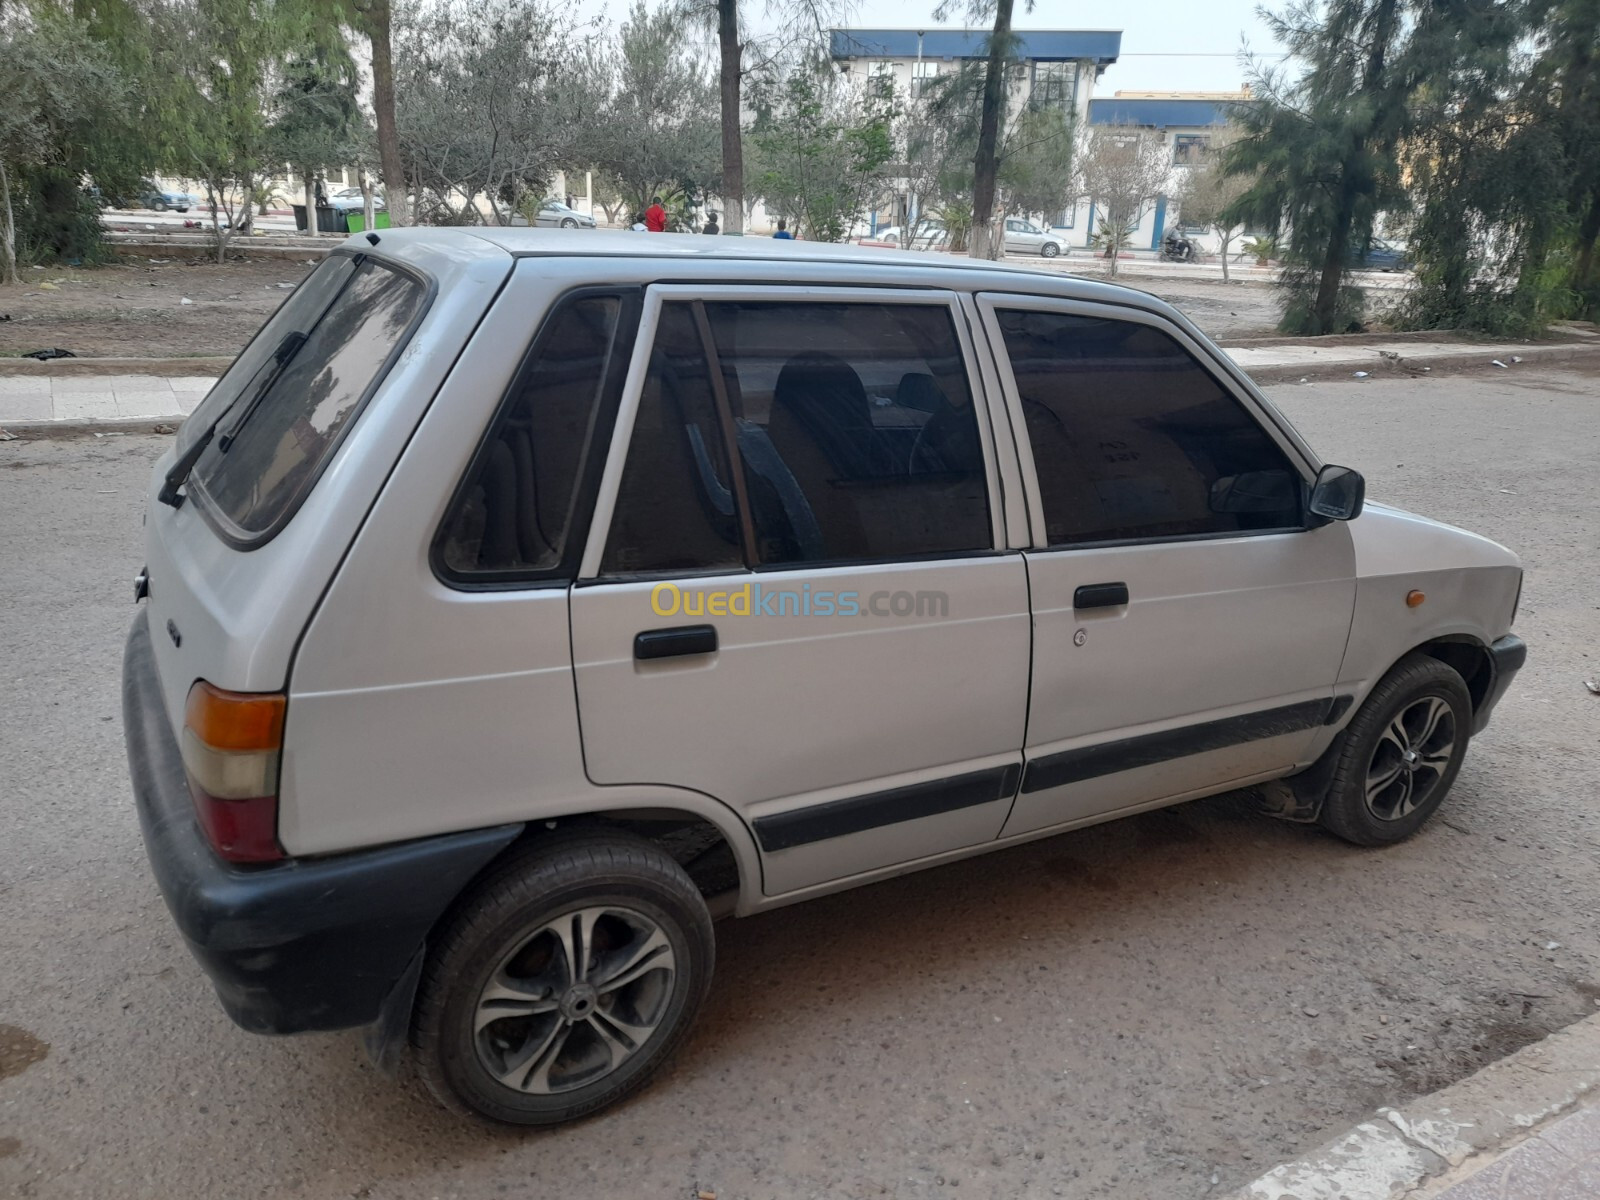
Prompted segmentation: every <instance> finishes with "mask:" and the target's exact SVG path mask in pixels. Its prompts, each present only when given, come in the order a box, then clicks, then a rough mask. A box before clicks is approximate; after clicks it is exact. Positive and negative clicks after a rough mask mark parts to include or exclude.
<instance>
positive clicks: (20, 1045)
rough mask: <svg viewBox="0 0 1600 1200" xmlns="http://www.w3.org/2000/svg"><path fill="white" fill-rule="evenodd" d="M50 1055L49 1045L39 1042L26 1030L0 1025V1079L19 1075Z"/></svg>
mask: <svg viewBox="0 0 1600 1200" xmlns="http://www.w3.org/2000/svg"><path fill="white" fill-rule="evenodd" d="M49 1053H50V1043H48V1042H41V1041H40V1040H39V1039H38V1038H36V1037H34V1036H33V1034H31V1033H29V1032H28V1031H27V1030H26V1029H18V1028H17V1027H16V1026H15V1025H0V1079H9V1078H10V1077H11V1076H13V1075H20V1074H22V1073H23V1072H24V1071H26V1070H27V1069H28V1068H29V1067H31V1066H33V1064H34V1063H36V1062H43V1061H44V1060H45V1058H46V1056H48V1055H49Z"/></svg>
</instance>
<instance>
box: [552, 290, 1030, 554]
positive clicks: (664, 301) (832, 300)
mask: <svg viewBox="0 0 1600 1200" xmlns="http://www.w3.org/2000/svg"><path fill="white" fill-rule="evenodd" d="M647 286H648V287H649V289H650V290H651V293H652V295H651V299H652V300H653V301H654V302H655V321H654V329H653V330H652V332H651V337H652V338H654V337H655V336H656V335H657V333H658V332H659V329H660V315H661V312H662V311H663V310H664V309H665V308H666V306H667V305H669V304H687V305H688V306H689V308H690V312H691V316H692V317H693V319H694V322H695V326H696V329H697V331H698V332H699V336H700V340H701V346H702V352H703V353H704V354H705V356H706V362H707V367H708V370H709V372H710V374H711V377H712V379H713V380H714V381H715V382H714V384H713V387H712V403H713V405H714V406H715V408H716V410H717V418H718V421H719V423H720V424H722V426H723V429H724V431H725V434H726V432H727V431H729V430H731V428H732V424H733V413H732V409H731V407H730V405H729V401H728V394H727V388H726V384H725V383H724V382H723V381H724V380H725V378H726V377H725V376H724V375H723V373H722V372H723V366H722V359H721V356H720V354H719V353H718V351H717V348H716V344H715V341H714V339H712V337H711V336H710V327H709V324H708V323H707V320H706V315H705V306H706V304H708V303H710V304H717V303H723V302H731V303H751V304H768V303H770V304H874V303H876V304H884V305H894V304H908V303H909V304H917V305H919V306H921V307H927V308H943V309H944V310H945V313H946V315H948V316H949V318H950V326H951V333H952V335H953V336H954V338H955V345H956V349H957V351H958V352H959V353H960V355H961V365H962V368H963V370H964V371H965V372H966V377H967V390H968V391H969V392H970V394H971V397H972V405H973V418H974V420H975V421H977V423H978V437H979V442H980V444H981V445H982V447H983V454H984V462H983V471H984V485H985V490H986V492H987V494H988V508H989V541H990V544H989V545H988V546H983V547H978V548H975V549H970V550H948V551H931V552H928V553H924V554H899V555H884V556H873V557H871V558H845V559H814V560H806V561H803V562H784V563H757V562H754V561H753V557H754V547H753V545H748V546H744V547H742V548H741V553H742V554H743V556H744V559H745V561H744V562H743V563H742V564H740V565H739V566H725V567H715V568H709V569H702V568H698V567H691V568H685V569H684V570H682V571H677V572H671V573H665V572H658V571H633V572H610V573H602V572H601V571H600V570H599V569H598V567H597V570H596V574H595V575H593V576H592V577H583V578H579V579H578V580H577V584H578V586H592V585H594V584H606V583H642V582H645V581H646V580H649V579H656V578H669V577H670V578H674V579H680V578H693V577H696V576H707V577H713V576H717V575H733V574H740V573H744V574H765V573H769V572H779V571H804V570H815V569H836V568H839V567H873V566H878V567H882V566H895V565H897V564H901V563H921V562H944V561H947V560H951V559H959V558H981V557H993V556H997V555H1005V554H1019V553H1021V550H1022V548H1021V547H1013V546H1006V545H1003V544H999V543H1003V542H1005V541H1006V540H1007V534H1006V522H1005V515H1004V507H1005V480H1004V478H1003V474H1002V472H1001V471H1000V465H999V464H1000V447H999V444H998V440H997V435H996V432H995V430H994V429H993V428H992V426H991V424H990V422H991V421H992V419H993V417H992V414H991V413H990V412H989V409H988V399H987V397H988V392H987V389H986V388H985V387H984V382H983V373H982V370H981V368H980V364H979V361H978V359H979V355H980V354H981V353H982V351H981V350H980V349H979V348H978V343H977V339H976V337H975V336H974V331H973V330H972V328H971V325H970V322H969V321H968V318H967V313H966V311H965V309H964V308H963V306H962V303H961V295H962V293H961V292H960V291H957V290H956V289H953V288H950V287H945V286H921V285H903V286H902V287H901V288H899V289H895V288H889V287H880V285H878V284H874V283H859V284H797V283H785V282H782V281H770V280H769V281H759V280H757V281H751V282H746V281H743V280H738V281H734V280H730V281H727V282H726V283H724V282H722V281H720V280H719V281H717V282H716V283H709V282H707V281H705V280H700V281H692V280H691V281H676V280H671V281H669V280H661V281H657V282H654V283H651V284H649V285H647ZM687 286H694V287H695V288H696V291H695V294H693V295H688V294H685V293H684V292H683V291H682V290H680V289H682V288H685V287H687ZM662 289H670V290H665V291H663V290H662ZM894 290H904V291H908V292H911V293H913V296H912V297H889V296H872V297H861V296H852V295H849V294H848V293H849V292H852V291H894ZM769 292H770V293H772V294H770V295H769V294H766V293H769ZM643 383H644V381H643V379H642V378H641V380H640V387H641V395H642V388H643ZM634 418H635V421H637V418H638V410H637V408H635V411H634ZM632 442H633V430H632V429H630V430H629V431H628V444H629V445H630V446H631V445H632ZM623 453H624V455H626V453H627V447H624V448H623ZM727 453H728V455H729V470H730V472H731V473H732V474H733V476H734V478H735V480H737V481H738V484H737V487H736V488H735V489H734V491H735V497H736V498H735V503H736V505H737V506H738V510H739V512H740V514H741V517H740V523H741V541H750V542H753V536H754V535H753V531H752V529H751V523H752V521H753V514H752V513H751V512H750V508H749V500H748V497H746V496H745V494H744V492H745V487H744V482H743V459H742V457H741V456H740V454H739V447H738V442H737V439H736V438H732V437H729V438H728V450H727ZM619 482H620V479H619ZM612 516H613V518H614V517H615V510H614V509H613V513H612ZM606 536H607V537H608V538H609V537H610V531H609V530H608V531H607V533H606ZM600 550H601V558H602V561H603V558H604V551H605V545H604V542H602V543H601V546H600Z"/></svg>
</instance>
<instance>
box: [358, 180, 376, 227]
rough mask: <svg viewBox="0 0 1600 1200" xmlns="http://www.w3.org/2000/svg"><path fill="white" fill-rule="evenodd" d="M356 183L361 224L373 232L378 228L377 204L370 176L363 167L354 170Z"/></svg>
mask: <svg viewBox="0 0 1600 1200" xmlns="http://www.w3.org/2000/svg"><path fill="white" fill-rule="evenodd" d="M356 182H357V183H358V184H360V186H361V219H362V224H363V225H364V226H365V227H366V228H367V229H368V230H373V229H376V228H377V227H378V202H377V199H376V197H375V196H374V194H373V193H374V188H373V186H372V175H371V173H370V172H369V171H368V170H367V169H366V168H365V167H359V168H357V170H356Z"/></svg>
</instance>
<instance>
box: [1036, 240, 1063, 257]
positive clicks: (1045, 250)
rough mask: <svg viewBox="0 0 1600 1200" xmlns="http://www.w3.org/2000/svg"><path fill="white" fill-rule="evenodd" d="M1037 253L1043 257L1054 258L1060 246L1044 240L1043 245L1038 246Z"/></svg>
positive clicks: (1059, 251) (1058, 252)
mask: <svg viewBox="0 0 1600 1200" xmlns="http://www.w3.org/2000/svg"><path fill="white" fill-rule="evenodd" d="M1039 253H1040V254H1042V255H1043V256H1044V257H1045V258H1054V257H1055V256H1056V255H1058V254H1060V253H1061V247H1060V246H1058V245H1056V244H1055V243H1054V242H1046V243H1045V244H1044V245H1042V246H1040V247H1039Z"/></svg>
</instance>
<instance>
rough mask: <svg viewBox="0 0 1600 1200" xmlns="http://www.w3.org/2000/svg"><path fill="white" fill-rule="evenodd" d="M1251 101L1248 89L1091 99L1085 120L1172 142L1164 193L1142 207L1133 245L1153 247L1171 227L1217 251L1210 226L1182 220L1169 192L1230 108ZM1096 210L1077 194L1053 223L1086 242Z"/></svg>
mask: <svg viewBox="0 0 1600 1200" xmlns="http://www.w3.org/2000/svg"><path fill="white" fill-rule="evenodd" d="M1250 101H1251V95H1250V89H1249V87H1245V88H1243V89H1241V90H1239V91H1237V92H1120V91H1119V92H1116V93H1114V94H1113V95H1111V96H1106V97H1102V98H1100V99H1097V100H1090V101H1089V107H1088V117H1089V126H1090V127H1091V128H1093V127H1095V126H1106V125H1114V126H1127V127H1131V128H1137V129H1141V130H1144V131H1146V132H1147V133H1149V134H1151V135H1152V136H1154V137H1158V138H1160V139H1161V141H1162V143H1163V144H1165V145H1167V146H1169V147H1170V148H1171V153H1172V180H1171V184H1170V186H1169V187H1168V189H1167V191H1168V195H1164V196H1157V197H1156V198H1155V199H1154V201H1152V202H1151V204H1150V205H1149V206H1148V207H1147V208H1146V209H1145V212H1144V214H1143V216H1142V218H1141V220H1140V222H1139V228H1138V230H1137V231H1136V232H1135V234H1134V237H1133V247H1134V249H1139V250H1154V249H1156V248H1158V247H1159V246H1160V245H1161V239H1162V238H1163V237H1165V236H1166V234H1167V232H1168V231H1169V230H1171V229H1176V230H1177V231H1178V232H1179V233H1180V234H1182V235H1183V236H1184V237H1186V238H1188V239H1190V240H1191V241H1194V242H1197V243H1199V245H1200V247H1201V249H1202V250H1203V251H1205V252H1207V253H1213V252H1215V250H1216V248H1217V246H1216V242H1217V239H1216V237H1215V235H1213V234H1212V233H1211V232H1210V231H1209V230H1205V229H1201V228H1199V227H1197V226H1192V225H1185V224H1184V223H1183V217H1182V212H1181V211H1180V208H1179V206H1178V205H1177V203H1176V202H1175V201H1173V200H1171V199H1170V198H1169V197H1171V196H1181V195H1182V194H1183V173H1184V172H1185V171H1188V170H1190V169H1192V168H1193V167H1195V166H1197V165H1198V164H1199V163H1200V162H1201V161H1202V160H1203V159H1204V157H1205V155H1206V152H1207V150H1208V149H1209V147H1210V144H1211V142H1212V140H1213V139H1214V138H1215V137H1216V136H1217V135H1218V133H1219V131H1220V130H1221V129H1222V127H1223V126H1225V125H1227V124H1228V121H1229V119H1230V117H1231V115H1232V113H1233V111H1234V110H1235V109H1236V108H1237V106H1238V105H1240V104H1248V103H1250ZM1094 222H1095V211H1094V205H1093V203H1091V202H1090V201H1089V200H1080V201H1079V202H1077V203H1076V204H1074V205H1073V206H1072V211H1071V212H1070V213H1062V214H1059V215H1058V217H1057V226H1056V227H1057V228H1058V229H1063V230H1065V231H1066V240H1067V243H1068V244H1069V245H1072V246H1087V245H1089V243H1090V239H1091V238H1092V237H1093V236H1094Z"/></svg>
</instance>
